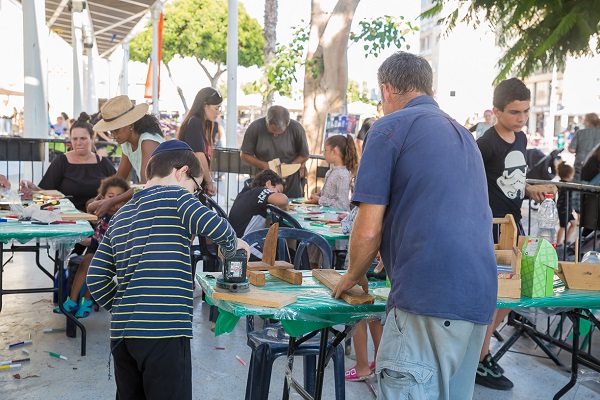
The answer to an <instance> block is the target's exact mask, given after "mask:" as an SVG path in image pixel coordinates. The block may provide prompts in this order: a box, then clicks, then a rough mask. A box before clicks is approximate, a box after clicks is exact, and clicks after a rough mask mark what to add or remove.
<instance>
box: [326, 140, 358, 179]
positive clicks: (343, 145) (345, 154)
mask: <svg viewBox="0 0 600 400" xmlns="http://www.w3.org/2000/svg"><path fill="white" fill-rule="evenodd" d="M325 144H326V145H328V146H329V147H331V148H332V149H335V148H336V147H337V148H338V149H340V155H341V157H342V162H343V163H344V166H345V167H346V168H347V169H348V171H350V175H352V176H355V175H356V170H357V169H358V152H357V151H356V145H355V144H354V139H353V138H352V136H350V135H335V136H331V137H330V138H329V139H327V140H326V141H325Z"/></svg>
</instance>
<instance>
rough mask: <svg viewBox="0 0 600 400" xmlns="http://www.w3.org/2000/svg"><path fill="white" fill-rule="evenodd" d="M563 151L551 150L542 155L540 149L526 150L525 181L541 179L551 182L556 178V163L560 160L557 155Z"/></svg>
mask: <svg viewBox="0 0 600 400" xmlns="http://www.w3.org/2000/svg"><path fill="white" fill-rule="evenodd" d="M562 151H563V149H556V150H552V151H551V152H550V154H544V153H543V152H542V151H541V150H540V149H527V150H526V152H525V161H526V162H527V174H526V176H527V179H541V180H545V181H551V180H552V179H554V177H555V176H556V161H558V160H560V156H559V154H560V153H561V152H562Z"/></svg>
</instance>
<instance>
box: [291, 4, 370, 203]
mask: <svg viewBox="0 0 600 400" xmlns="http://www.w3.org/2000/svg"><path fill="white" fill-rule="evenodd" d="M359 2H360V0H338V1H337V3H335V2H332V1H331V0H312V2H311V3H312V4H311V6H312V7H311V17H310V34H309V39H308V53H307V55H306V71H305V73H304V111H303V116H302V125H303V126H304V129H305V130H306V134H307V137H308V147H309V150H310V153H311V154H320V153H321V146H322V142H323V132H324V129H325V118H326V116H327V113H328V112H342V107H343V105H344V98H345V96H346V91H347V89H348V53H347V49H348V36H349V34H350V27H351V25H352V19H353V18H354V13H355V11H356V7H357V6H358V3H359ZM307 167H309V169H310V172H309V174H308V176H309V194H310V193H311V192H312V190H313V189H314V187H315V176H316V173H315V172H316V167H317V163H316V162H310V161H309V165H307Z"/></svg>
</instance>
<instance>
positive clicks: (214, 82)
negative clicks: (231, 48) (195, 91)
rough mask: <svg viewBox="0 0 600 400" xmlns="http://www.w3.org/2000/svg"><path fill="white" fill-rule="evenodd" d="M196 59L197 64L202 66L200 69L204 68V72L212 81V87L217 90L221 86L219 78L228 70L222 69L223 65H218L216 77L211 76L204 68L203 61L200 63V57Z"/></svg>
mask: <svg viewBox="0 0 600 400" xmlns="http://www.w3.org/2000/svg"><path fill="white" fill-rule="evenodd" d="M194 58H195V59H196V62H197V63H198V65H200V68H202V70H203V71H204V73H205V74H206V76H207V77H208V79H209V80H210V87H212V88H216V87H217V85H218V84H219V78H220V77H221V75H223V73H224V72H225V71H226V70H227V69H221V64H219V65H217V72H215V74H214V75H211V74H210V72H208V69H207V68H206V67H205V66H204V64H202V61H200V60H199V59H198V57H194Z"/></svg>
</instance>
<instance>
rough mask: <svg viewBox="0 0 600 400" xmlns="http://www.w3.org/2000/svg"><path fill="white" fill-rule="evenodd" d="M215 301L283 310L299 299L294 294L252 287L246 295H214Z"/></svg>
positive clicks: (215, 292) (215, 293) (227, 293)
mask: <svg viewBox="0 0 600 400" xmlns="http://www.w3.org/2000/svg"><path fill="white" fill-rule="evenodd" d="M212 297H213V299H217V300H227V301H234V302H237V303H242V304H251V305H254V306H261V307H273V308H281V307H285V306H287V305H288V304H292V303H295V302H296V301H298V298H297V297H296V296H295V295H293V294H288V293H280V292H269V291H267V290H261V289H256V288H254V287H252V286H250V291H249V292H245V293H231V292H217V291H216V290H215V291H214V292H213V294H212Z"/></svg>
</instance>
